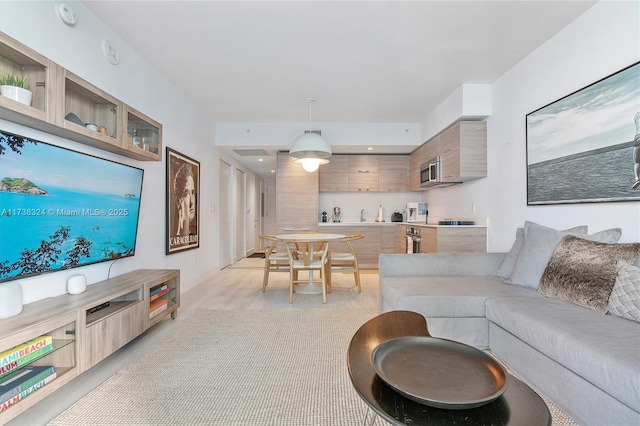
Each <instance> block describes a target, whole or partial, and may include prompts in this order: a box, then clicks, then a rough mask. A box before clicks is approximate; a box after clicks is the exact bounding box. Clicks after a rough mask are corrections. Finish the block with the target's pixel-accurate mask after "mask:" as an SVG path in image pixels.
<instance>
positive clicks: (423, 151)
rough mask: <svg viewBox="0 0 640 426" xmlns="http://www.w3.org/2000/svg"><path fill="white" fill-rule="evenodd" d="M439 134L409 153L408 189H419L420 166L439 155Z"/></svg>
mask: <svg viewBox="0 0 640 426" xmlns="http://www.w3.org/2000/svg"><path fill="white" fill-rule="evenodd" d="M439 149H440V136H439V135H436V136H434V137H433V138H431V139H429V140H428V141H427V142H425V143H424V144H422V145H421V146H420V147H419V148H418V149H416V150H415V151H413V152H412V153H411V154H409V189H410V190H411V191H420V166H421V165H422V164H424V163H426V162H428V161H431V160H433V159H434V158H436V157H437V156H438V155H439Z"/></svg>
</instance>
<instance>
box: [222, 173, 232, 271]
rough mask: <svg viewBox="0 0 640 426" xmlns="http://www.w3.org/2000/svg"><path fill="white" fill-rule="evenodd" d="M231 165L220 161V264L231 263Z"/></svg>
mask: <svg viewBox="0 0 640 426" xmlns="http://www.w3.org/2000/svg"><path fill="white" fill-rule="evenodd" d="M232 247H233V242H232V240H231V166H230V165H229V164H227V163H225V162H224V161H220V266H221V267H222V268H225V267H227V266H229V265H231V264H232V263H233V258H232V256H231V253H232V252H233V250H232Z"/></svg>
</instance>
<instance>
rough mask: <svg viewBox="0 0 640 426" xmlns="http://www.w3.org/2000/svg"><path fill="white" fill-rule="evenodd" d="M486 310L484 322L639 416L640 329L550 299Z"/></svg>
mask: <svg viewBox="0 0 640 426" xmlns="http://www.w3.org/2000/svg"><path fill="white" fill-rule="evenodd" d="M486 306H487V311H486V312H487V319H488V320H489V321H491V322H492V323H495V324H496V325H498V326H499V327H501V328H502V329H504V330H506V331H507V332H509V333H511V334H513V335H514V336H516V337H517V338H519V339H520V340H522V341H523V342H525V343H527V344H528V345H530V346H531V347H533V348H534V349H536V350H538V351H539V352H541V353H543V354H544V355H546V356H547V357H549V358H551V359H553V360H554V361H556V362H557V363H559V364H561V365H563V366H564V367H566V368H567V369H569V370H571V371H573V372H574V373H575V374H577V375H579V376H581V377H582V378H584V379H585V380H587V381H589V382H591V383H593V384H594V385H595V386H597V387H599V388H600V389H602V390H603V391H605V392H606V393H608V394H610V395H612V396H613V397H614V398H616V399H618V400H619V401H621V402H623V403H625V404H627V405H628V406H629V407H631V408H633V409H634V410H635V411H640V356H639V354H640V353H639V349H638V348H640V324H638V323H636V322H634V321H630V320H627V319H624V318H618V317H614V316H611V315H602V314H600V313H598V312H595V311H592V310H590V309H587V308H583V307H581V306H578V305H574V304H572V303H568V302H564V301H561V300H557V299H551V298H536V299H534V298H526V299H525V298H521V297H497V298H493V299H489V300H487V303H486ZM604 366H606V368H604Z"/></svg>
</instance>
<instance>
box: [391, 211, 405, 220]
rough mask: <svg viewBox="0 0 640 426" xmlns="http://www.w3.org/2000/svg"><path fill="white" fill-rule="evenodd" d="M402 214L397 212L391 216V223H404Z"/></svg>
mask: <svg viewBox="0 0 640 426" xmlns="http://www.w3.org/2000/svg"><path fill="white" fill-rule="evenodd" d="M402 220H403V219H402V213H399V212H395V213H393V214H392V215H391V222H402Z"/></svg>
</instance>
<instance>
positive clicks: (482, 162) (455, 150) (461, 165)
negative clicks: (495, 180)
mask: <svg viewBox="0 0 640 426" xmlns="http://www.w3.org/2000/svg"><path fill="white" fill-rule="evenodd" d="M440 161H441V163H440V167H441V169H440V178H441V180H442V182H466V181H469V180H473V179H479V178H483V177H486V176H487V123H486V122H485V121H460V122H458V123H456V124H454V125H453V126H451V127H449V128H448V129H446V130H445V131H443V132H442V133H441V134H440Z"/></svg>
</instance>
